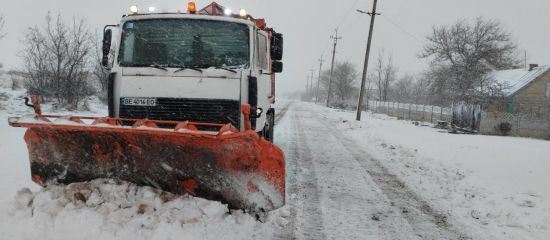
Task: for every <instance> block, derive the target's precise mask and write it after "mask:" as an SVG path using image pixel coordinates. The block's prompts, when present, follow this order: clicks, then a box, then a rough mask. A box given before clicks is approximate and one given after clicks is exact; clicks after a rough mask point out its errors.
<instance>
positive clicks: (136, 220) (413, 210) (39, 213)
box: [0, 89, 550, 240]
mask: <svg viewBox="0 0 550 240" xmlns="http://www.w3.org/2000/svg"><path fill="white" fill-rule="evenodd" d="M0 90H1V89H0ZM10 94H12V95H17V93H10ZM19 94H21V93H19ZM4 106H5V107H4V110H1V109H0V119H6V117H7V116H8V115H21V114H25V113H28V112H30V111H31V110H29V109H26V108H25V107H22V108H20V109H19V108H17V107H13V106H20V102H19V100H17V101H14V102H8V103H7V104H5V105H4ZM102 111H104V110H101V109H98V110H97V111H94V112H91V113H82V114H83V115H89V114H96V115H98V114H99V115H101V114H104V113H103V112H102ZM353 118H354V114H353V113H350V112H344V111H337V110H333V109H327V108H323V107H320V106H316V105H313V104H307V103H301V102H280V103H279V105H278V109H277V116H276V122H277V125H276V136H275V141H276V143H277V144H278V145H279V146H281V147H282V148H283V150H284V151H285V153H286V156H287V205H286V206H285V207H283V208H282V209H279V210H276V211H273V212H271V213H269V215H268V216H267V217H266V219H265V221H264V222H258V221H256V220H255V218H254V216H251V215H249V214H245V213H242V212H241V211H235V210H228V209H227V207H226V206H225V205H223V204H220V203H218V202H214V201H208V200H204V199H200V198H193V197H191V196H173V195H171V194H167V193H164V192H161V191H157V190H155V189H151V188H143V187H137V186H134V185H132V184H128V183H123V182H118V181H111V180H97V181H93V182H91V183H80V184H73V185H69V186H58V187H51V188H48V189H43V190H40V189H39V188H38V187H36V186H35V184H33V183H32V181H30V176H29V172H28V171H29V169H28V168H29V166H28V160H27V158H28V157H27V153H26V148H25V145H24V142H23V139H22V138H23V133H24V131H23V130H22V129H17V128H10V127H8V126H7V124H6V123H0V175H1V176H2V178H0V191H2V193H3V194H2V195H0V239H37V238H40V239H216V240H217V239H382V240H384V239H550V237H549V236H550V235H549V233H550V229H549V228H550V227H549V226H550V202H549V200H550V190H548V188H547V187H546V186H545V184H546V183H547V182H548V180H550V179H549V178H550V177H548V176H547V175H548V174H547V172H548V170H550V164H549V163H548V160H547V159H548V158H547V157H548V156H550V144H549V143H548V142H545V141H538V140H529V139H521V138H499V137H486V136H464V135H449V134H446V133H439V132H437V130H434V129H432V128H427V127H418V126H414V125H412V124H410V123H409V122H406V121H397V120H395V119H392V118H388V117H384V116H382V115H373V114H365V120H364V121H362V122H355V121H353ZM522 156H523V158H522ZM495 159H496V160H495ZM545 159H546V160H545ZM495 169H496V170H495ZM503 172H504V173H503ZM509 176H511V177H509ZM509 178H512V179H509ZM28 188H30V190H29V189H28ZM16 192H17V193H16Z"/></svg>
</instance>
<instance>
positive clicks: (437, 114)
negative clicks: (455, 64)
mask: <svg viewBox="0 0 550 240" xmlns="http://www.w3.org/2000/svg"><path fill="white" fill-rule="evenodd" d="M367 107H368V110H370V111H372V112H375V113H381V114H386V115H389V116H392V117H396V118H398V119H406V120H411V121H419V122H430V123H438V122H439V121H444V122H448V123H449V124H450V126H452V127H454V128H457V129H461V130H464V131H467V132H472V133H481V134H486V135H509V136H520V137H531V138H540V139H550V105H547V104H528V103H515V105H514V108H510V109H511V110H513V112H505V111H501V110H503V109H504V110H506V108H504V107H500V108H496V107H495V105H492V106H488V105H486V106H484V107H482V106H480V105H472V104H463V103H458V104H453V105H452V106H451V107H440V106H432V105H421V104H409V103H398V102H381V101H369V102H368V106H367Z"/></svg>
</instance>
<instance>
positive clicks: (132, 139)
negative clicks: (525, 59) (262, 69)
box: [12, 118, 285, 211]
mask: <svg viewBox="0 0 550 240" xmlns="http://www.w3.org/2000/svg"><path fill="white" fill-rule="evenodd" d="M44 120H47V119H45V118H44ZM70 120H71V121H72V123H62V124H58V123H55V122H41V121H38V120H37V121H30V122H26V123H25V121H21V120H17V121H15V122H12V125H14V126H18V127H26V128H28V130H27V132H26V134H25V141H26V142H27V146H28V150H29V157H30V161H31V172H32V178H33V181H35V182H37V183H39V184H40V185H42V186H46V185H48V184H52V183H54V184H55V183H62V184H68V183H73V182H82V181H90V180H93V179H97V178H113V179H120V180H125V181H129V182H134V183H137V184H140V185H147V186H153V187H156V188H159V189H162V190H165V191H169V192H173V193H178V194H182V193H188V194H191V195H193V196H197V197H203V198H206V199H211V200H219V201H222V202H224V203H227V204H229V206H230V207H231V208H240V209H247V210H251V211H262V210H263V211H270V210H273V209H276V208H279V207H281V206H283V205H284V201H285V200H284V199H285V161H284V154H283V152H282V151H281V150H280V149H279V148H278V147H277V146H275V145H273V144H271V143H270V142H268V141H266V140H264V139H262V138H260V137H259V136H258V135H257V133H255V132H254V131H251V130H249V131H243V132H238V131H237V130H236V129H235V128H233V127H231V125H226V126H221V127H220V130H219V131H218V132H206V131H198V130H196V129H197V128H196V127H195V126H192V124H189V123H179V124H178V126H180V127H175V128H173V129H162V128H158V127H156V126H155V123H153V121H148V122H146V123H142V126H140V127H137V126H136V124H134V126H133V127H128V126H122V125H119V123H115V124H113V122H116V121H119V120H116V119H95V121H94V123H93V124H84V123H83V122H82V121H81V120H80V119H76V120H75V119H70ZM109 122H111V125H109V124H106V123H109ZM73 123H74V124H73Z"/></svg>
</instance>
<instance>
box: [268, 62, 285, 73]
mask: <svg viewBox="0 0 550 240" xmlns="http://www.w3.org/2000/svg"><path fill="white" fill-rule="evenodd" d="M271 70H272V72H274V73H281V72H283V62H279V61H273V62H272V63H271Z"/></svg>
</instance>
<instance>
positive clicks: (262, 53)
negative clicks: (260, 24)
mask: <svg viewBox="0 0 550 240" xmlns="http://www.w3.org/2000/svg"><path fill="white" fill-rule="evenodd" d="M256 36H257V38H256V39H257V41H258V45H257V48H256V52H257V54H256V64H257V65H258V67H260V68H261V69H263V70H268V68H269V64H268V62H267V37H266V36H264V35H263V34H260V33H257V34H256Z"/></svg>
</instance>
